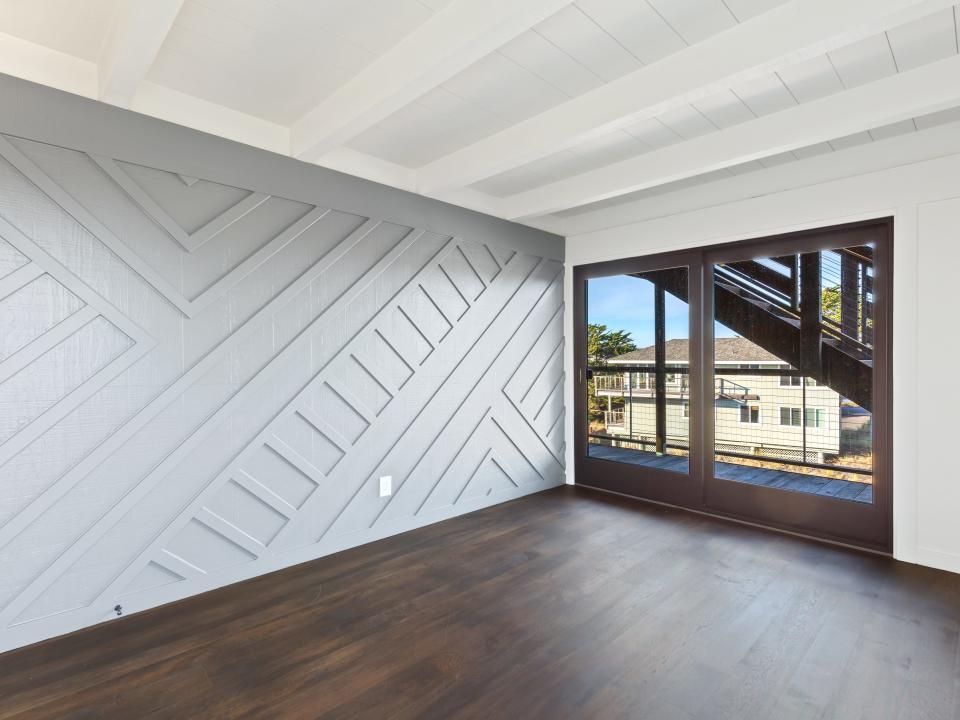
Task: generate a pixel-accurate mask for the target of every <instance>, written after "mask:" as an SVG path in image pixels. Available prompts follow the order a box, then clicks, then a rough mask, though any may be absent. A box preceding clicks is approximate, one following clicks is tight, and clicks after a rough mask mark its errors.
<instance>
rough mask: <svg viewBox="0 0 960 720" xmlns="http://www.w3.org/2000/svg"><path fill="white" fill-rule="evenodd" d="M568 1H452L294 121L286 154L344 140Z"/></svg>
mask: <svg viewBox="0 0 960 720" xmlns="http://www.w3.org/2000/svg"><path fill="white" fill-rule="evenodd" d="M570 2H571V0H519V1H518V0H452V1H451V2H450V3H448V4H447V5H445V6H444V7H443V8H442V9H441V10H440V11H438V12H437V13H435V14H434V15H433V16H432V17H430V19H428V20H427V21H426V22H424V23H423V24H422V25H420V26H419V27H418V28H417V29H416V30H414V31H413V32H412V33H410V34H409V35H407V36H406V37H404V38H403V39H402V40H401V41H400V42H398V43H397V44H396V45H395V46H394V47H393V48H391V49H390V50H388V51H387V52H386V53H384V54H383V55H381V56H380V57H379V58H377V59H376V60H374V61H373V62H372V63H371V64H370V65H369V66H367V67H366V68H365V69H364V70H362V71H361V72H360V73H359V74H357V75H356V76H355V77H353V78H352V79H351V80H349V81H348V82H347V83H345V84H344V85H343V86H341V87H340V88H338V89H337V90H336V91H335V92H334V93H333V94H332V95H330V97H328V98H327V99H326V100H324V101H323V102H321V103H320V104H319V105H317V106H316V107H315V108H313V109H312V110H310V111H309V112H307V113H306V114H304V116H303V117H301V118H300V119H299V120H298V121H297V122H296V123H294V125H293V127H292V143H291V154H292V155H293V156H294V157H297V158H300V159H302V160H316V159H318V158H319V157H321V156H322V155H323V154H324V153H326V152H329V151H330V150H332V149H333V148H335V147H338V146H341V145H344V144H346V143H347V142H348V141H349V140H351V139H352V138H354V137H356V136H357V135H359V134H360V133H362V132H363V131H364V130H366V129H368V128H370V127H372V126H373V125H375V124H376V123H377V122H379V121H380V120H382V119H383V118H385V117H387V116H389V115H391V114H392V113H394V112H396V111H397V110H399V109H400V108H402V107H404V106H405V105H408V104H410V103H411V102H413V101H414V100H416V99H417V98H419V97H421V96H422V95H424V94H425V93H427V92H429V91H430V90H432V89H433V88H435V87H437V86H439V85H441V84H443V83H444V82H446V81H447V80H449V79H450V78H452V77H454V76H455V75H457V74H458V73H460V72H461V71H463V70H465V69H466V68H468V67H469V66H470V65H472V64H473V63H475V62H477V61H478V60H480V59H481V58H483V57H484V56H486V55H489V54H490V53H491V52H494V51H495V50H497V49H498V48H500V47H502V46H503V45H504V44H505V43H507V42H509V41H510V40H512V39H513V38H515V37H517V36H518V35H520V34H521V33H523V32H525V31H527V30H528V29H530V27H532V26H533V25H536V24H537V23H539V22H541V21H543V20H545V19H547V18H548V17H550V16H551V15H553V14H554V13H555V12H557V11H558V10H560V9H561V8H563V7H564V6H565V5H568V4H569V3H570Z"/></svg>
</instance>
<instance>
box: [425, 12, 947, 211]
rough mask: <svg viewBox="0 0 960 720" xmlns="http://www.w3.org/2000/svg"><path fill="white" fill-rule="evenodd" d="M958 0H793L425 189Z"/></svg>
mask: <svg viewBox="0 0 960 720" xmlns="http://www.w3.org/2000/svg"><path fill="white" fill-rule="evenodd" d="M953 2H955V0H792V2H789V3H786V4H785V5H781V6H779V7H776V8H774V9H772V10H770V11H768V12H766V13H763V14H761V15H759V16H757V17H755V18H752V19H750V20H748V21H747V22H744V23H741V24H739V25H736V26H734V27H732V28H730V29H729V30H726V31H724V32H722V33H719V34H718V35H715V36H713V37H711V38H708V39H707V40H704V41H702V42H700V43H697V44H695V45H693V46H691V47H689V48H687V49H685V50H682V51H680V52H678V53H675V54H673V55H670V56H668V57H666V58H664V59H662V60H659V61H658V62H656V63H653V64H652V65H648V66H646V67H642V68H640V69H638V70H635V71H634V72H632V73H629V74H627V75H625V76H623V77H622V78H619V79H617V80H614V81H612V82H609V83H607V84H605V85H602V86H600V87H598V88H596V89H594V90H591V91H589V92H587V93H584V94H583V95H580V96H578V97H576V98H573V99H571V100H568V101H567V102H564V103H562V104H560V105H558V106H557V107H555V108H552V109H550V110H547V111H545V112H543V113H541V114H539V115H536V116H534V117H532V118H530V119H528V120H526V121H523V122H520V123H517V124H515V125H513V126H511V127H509V128H506V129H504V130H503V131H501V132H498V133H495V134H494V135H491V136H489V137H487V138H485V139H483V140H480V141H478V142H476V143H473V144H472V145H469V146H467V147H465V148H462V149H460V150H457V151H455V152H453V153H450V154H449V155H446V156H444V157H442V158H439V159H437V160H435V161H433V162H431V163H429V164H428V165H425V166H424V167H422V168H421V169H420V171H419V175H418V178H419V183H420V189H421V191H422V192H425V193H433V192H436V191H438V190H440V189H442V188H448V187H457V186H461V187H462V186H466V185H471V184H473V183H475V182H478V181H480V180H484V179H486V178H489V177H493V176H494V175H497V174H499V173H502V172H505V171H507V170H511V169H513V168H516V167H520V166H522V165H525V164H527V163H529V162H533V161H535V160H538V159H540V158H544V157H547V156H549V155H551V154H553V153H556V152H559V151H561V150H565V149H567V148H570V147H573V146H575V145H577V144H578V143H581V142H585V141H587V140H590V139H592V138H596V137H599V136H602V135H606V134H608V133H611V132H614V131H616V130H619V129H622V128H624V127H627V126H628V125H630V124H633V123H636V122H638V121H640V120H642V119H644V118H649V117H655V116H657V115H660V114H662V113H664V112H666V111H668V110H671V109H673V108H676V107H681V106H684V105H687V104H689V103H691V102H694V101H696V100H699V99H702V98H704V97H706V96H709V95H712V94H715V93H717V92H719V91H721V90H724V89H727V88H730V87H732V86H735V85H738V84H741V83H743V82H747V81H749V80H752V79H755V78H757V77H760V76H763V75H769V74H771V73H773V72H776V71H777V70H780V69H782V68H784V67H787V66H790V65H793V64H796V63H798V62H801V61H803V60H806V59H809V58H812V57H816V56H818V55H822V54H823V53H825V52H829V51H830V50H834V49H836V48H837V47H841V46H843V45H848V44H850V43H852V42H856V41H857V40H860V39H863V38H865V37H869V36H870V35H873V34H876V33H878V32H882V31H883V30H885V29H887V28H889V27H895V26H897V25H901V24H903V23H906V22H909V21H911V20H914V19H916V18H918V17H922V16H924V15H927V14H930V13H932V12H935V11H936V10H939V9H941V8H945V7H949V6H950V5H951V4H952V3H953Z"/></svg>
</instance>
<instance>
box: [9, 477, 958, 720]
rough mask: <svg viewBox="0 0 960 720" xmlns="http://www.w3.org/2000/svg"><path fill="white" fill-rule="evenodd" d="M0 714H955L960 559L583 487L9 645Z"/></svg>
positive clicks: (683, 719)
mask: <svg viewBox="0 0 960 720" xmlns="http://www.w3.org/2000/svg"><path fill="white" fill-rule="evenodd" d="M0 698H2V702H0V718H17V719H18V720H26V719H28V718H84V719H86V718H111V720H112V719H113V718H120V719H121V720H122V719H124V718H136V720H142V719H146V718H152V719H157V720H161V719H166V718H177V719H178V720H179V719H182V718H191V719H193V718H216V719H217V720H219V719H221V718H264V719H266V718H270V719H276V718H284V719H286V718H304V719H307V718H309V719H310V720H313V719H315V718H336V719H337V720H340V719H342V718H357V719H365V718H378V719H380V718H397V719H401V718H443V719H444V720H446V719H447V718H484V720H490V719H491V718H493V719H496V718H509V719H511V720H514V719H516V718H524V720H526V719H527V718H551V719H553V718H638V717H642V718H653V719H654V720H670V719H672V718H676V719H679V720H708V719H709V720H717V719H719V718H738V720H739V719H741V718H744V719H749V718H757V719H759V718H784V719H785V720H792V719H794V718H817V719H820V718H836V719H840V718H843V719H846V718H861V717H862V718H870V719H871V720H875V719H876V720H884V719H886V718H890V719H891V720H902V719H905V718H934V719H939V718H943V719H944V720H948V719H949V720H955V719H956V718H957V712H958V709H960V576H956V575H951V574H948V573H944V572H938V571H935V570H931V569H929V568H921V567H916V566H911V565H906V564H904V563H898V562H895V561H893V560H890V559H886V558H882V557H878V556H873V555H868V554H864V553H858V552H856V551H852V550H846V549H841V548H837V547H832V546H828V545H823V544H818V543H815V542H812V541H807V540H802V539H799V538H794V537H790V536H785V535H780V534H776V533H773V532H769V531H764V530H759V529H754V528H749V527H744V526H740V525H737V524H733V523H726V522H723V521H721V520H718V519H714V518H709V517H705V516H700V515H695V514H692V513H685V512H682V511H679V510H673V509H669V508H664V507H660V506H655V505H647V504H644V503H641V502H636V501H631V500H627V499H624V498H619V497H615V496H611V495H605V494H602V493H599V492H596V491H592V490H589V489H583V488H574V487H564V488H558V489H556V490H552V491H548V492H545V493H540V494H538V495H535V496H531V497H528V498H524V499H522V500H517V501H514V502H511V503H506V504H503V505H499V506H496V507H493V508H489V509H486V510H482V511H479V512H476V513H472V514H470V515H468V516H463V517H460V518H456V519H453V520H450V521H447V522H443V523H439V524H437V525H433V526H430V527H426V528H422V529H420V530H416V531H413V532H409V533H405V534H403V535H399V536H396V537H393V538H389V539H386V540H382V541H379V542H376V543H371V544H369V545H366V546H363V547H359V548H355V549H352V550H349V551H345V552H342V553H338V554H336V555H332V556H330V557H326V558H322V559H320V560H317V561H314V562H311V563H306V564H304V565H300V566H297V567H294V568H289V569H287V570H283V571H280V572H277V573H273V574H271V575H269V576H264V577H260V578H256V579H254V580H250V581H247V582H244V583H239V584H236V585H233V586H230V587H227V588H223V589H220V590H216V591H213V592H210V593H206V594H204V595H201V596H197V597H194V598H190V599H188V600H185V601H181V602H179V603H174V604H171V605H168V606H164V607H161V608H157V609H156V610H152V611H148V612H145V613H141V614H138V615H134V616H130V617H125V618H118V619H117V620H114V621H112V622H109V623H107V624H104V625H102V626H98V627H95V628H90V629H87V630H84V631H81V632H78V633H74V634H73V635H70V636H66V637H63V638H58V639H54V640H51V641H48V642H46V643H42V644H39V645H37V646H33V647H28V648H24V649H22V650H18V651H14V652H11V653H7V654H5V655H0Z"/></svg>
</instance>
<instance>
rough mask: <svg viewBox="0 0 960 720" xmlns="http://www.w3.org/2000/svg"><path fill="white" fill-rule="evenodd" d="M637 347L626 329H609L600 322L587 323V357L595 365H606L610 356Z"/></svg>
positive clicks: (621, 353)
mask: <svg viewBox="0 0 960 720" xmlns="http://www.w3.org/2000/svg"><path fill="white" fill-rule="evenodd" d="M636 349H637V345H636V343H634V342H633V338H631V337H630V333H628V332H627V331H625V330H608V329H607V326H606V325H601V324H599V323H589V324H588V325H587V357H588V358H589V361H590V363H591V364H593V365H604V364H606V361H607V360H609V359H610V358H612V357H616V356H617V355H623V354H624V353H628V352H630V351H631V350H636Z"/></svg>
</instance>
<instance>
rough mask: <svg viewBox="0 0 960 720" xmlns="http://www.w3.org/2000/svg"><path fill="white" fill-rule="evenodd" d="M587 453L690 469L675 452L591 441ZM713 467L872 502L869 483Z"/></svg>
mask: <svg viewBox="0 0 960 720" xmlns="http://www.w3.org/2000/svg"><path fill="white" fill-rule="evenodd" d="M589 452H590V456H591V457H598V458H602V459H604V460H613V461H615V462H625V463H630V464H631V465H642V466H644V467H654V468H660V469H663V470H671V471H673V472H681V473H687V472H689V470H688V468H689V462H688V460H687V458H685V457H680V456H677V455H663V456H658V455H656V454H655V453H652V452H645V451H642V450H632V449H630V448H621V447H613V446H611V445H600V444H593V443H591V444H590V445H589ZM714 467H715V470H714V472H715V475H716V477H718V478H720V479H722V480H732V481H736V482H745V483H750V484H752V485H763V486H765V487H774V488H782V489H784V490H791V491H793V492H803V493H810V494H813V495H827V496H830V497H835V498H838V499H840V500H852V501H854V502H862V503H872V502H873V488H872V486H871V485H870V484H869V483H859V482H851V481H849V480H839V479H834V478H827V477H818V476H816V475H806V474H804V473H797V472H790V471H788V470H773V469H771V468H758V467H753V466H750V465H737V464H736V463H727V462H716V463H715V464H714Z"/></svg>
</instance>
